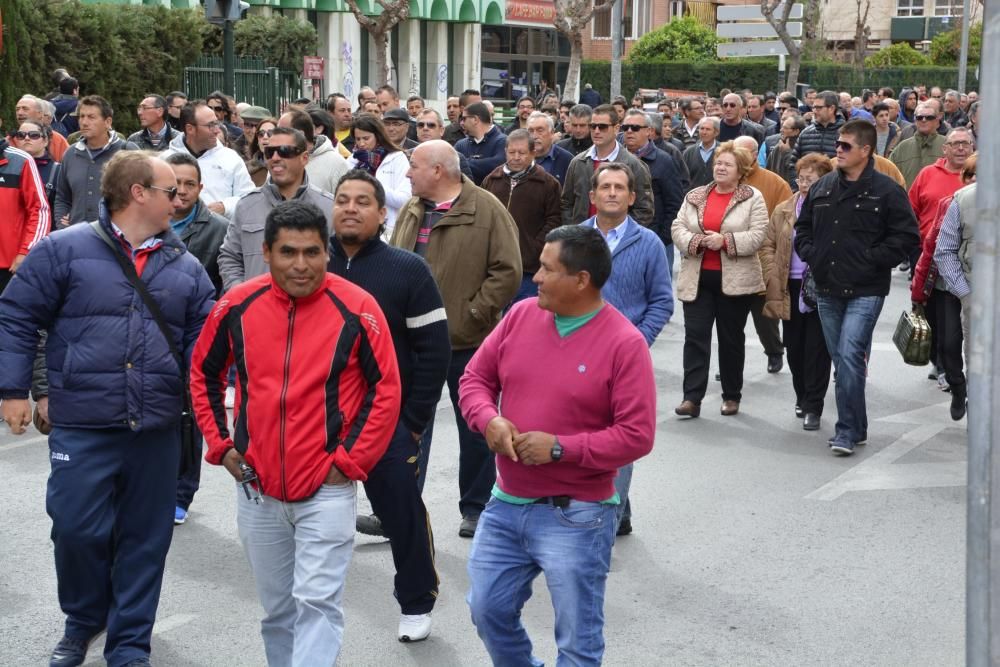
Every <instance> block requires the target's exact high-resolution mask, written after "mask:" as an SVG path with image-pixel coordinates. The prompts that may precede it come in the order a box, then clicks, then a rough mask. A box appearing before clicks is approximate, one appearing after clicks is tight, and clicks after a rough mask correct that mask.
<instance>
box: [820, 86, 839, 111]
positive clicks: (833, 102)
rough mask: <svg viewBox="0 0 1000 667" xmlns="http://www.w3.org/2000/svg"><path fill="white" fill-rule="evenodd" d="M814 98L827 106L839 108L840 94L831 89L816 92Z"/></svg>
mask: <svg viewBox="0 0 1000 667" xmlns="http://www.w3.org/2000/svg"><path fill="white" fill-rule="evenodd" d="M816 99H819V100H823V104H825V105H826V106H828V107H835V108H838V109H839V108H840V95H838V94H837V93H835V92H833V91H832V90H824V91H823V92H821V93H816Z"/></svg>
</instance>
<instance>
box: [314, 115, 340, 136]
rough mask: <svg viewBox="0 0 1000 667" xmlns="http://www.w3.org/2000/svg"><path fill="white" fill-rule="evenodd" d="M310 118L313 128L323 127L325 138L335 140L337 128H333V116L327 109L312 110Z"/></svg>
mask: <svg viewBox="0 0 1000 667" xmlns="http://www.w3.org/2000/svg"><path fill="white" fill-rule="evenodd" d="M309 117H310V118H312V124H313V126H316V125H322V126H323V136H324V137H326V138H327V139H330V140H332V139H333V133H334V132H335V131H336V129H337V128H335V127H334V126H333V123H334V121H333V114H332V113H330V112H329V111H327V110H326V109H310V110H309Z"/></svg>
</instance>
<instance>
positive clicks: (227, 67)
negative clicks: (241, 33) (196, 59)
mask: <svg viewBox="0 0 1000 667" xmlns="http://www.w3.org/2000/svg"><path fill="white" fill-rule="evenodd" d="M235 52H236V47H235V45H234V44H233V22H232V21H231V20H229V19H226V20H225V21H224V22H223V23H222V92H224V93H225V94H226V95H235V94H236V77H235V76H234V74H233V70H234V69H235V67H234V63H233V61H234V60H235Z"/></svg>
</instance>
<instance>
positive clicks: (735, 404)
mask: <svg viewBox="0 0 1000 667" xmlns="http://www.w3.org/2000/svg"><path fill="white" fill-rule="evenodd" d="M739 411H740V402H739V401H723V402H722V409H721V410H720V411H719V412H721V413H722V414H723V415H725V416H726V417H728V416H730V415H735V414H736V413H737V412H739Z"/></svg>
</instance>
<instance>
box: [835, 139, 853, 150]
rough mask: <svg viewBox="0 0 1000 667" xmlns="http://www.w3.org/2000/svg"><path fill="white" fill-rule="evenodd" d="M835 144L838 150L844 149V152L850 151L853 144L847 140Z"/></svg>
mask: <svg viewBox="0 0 1000 667" xmlns="http://www.w3.org/2000/svg"><path fill="white" fill-rule="evenodd" d="M836 146H837V150H838V151H844V152H845V153H850V152H851V151H852V150H854V144H852V143H851V142H849V141H838V142H837V144H836Z"/></svg>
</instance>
